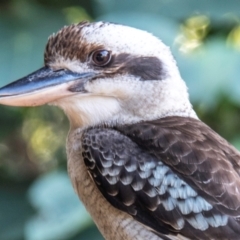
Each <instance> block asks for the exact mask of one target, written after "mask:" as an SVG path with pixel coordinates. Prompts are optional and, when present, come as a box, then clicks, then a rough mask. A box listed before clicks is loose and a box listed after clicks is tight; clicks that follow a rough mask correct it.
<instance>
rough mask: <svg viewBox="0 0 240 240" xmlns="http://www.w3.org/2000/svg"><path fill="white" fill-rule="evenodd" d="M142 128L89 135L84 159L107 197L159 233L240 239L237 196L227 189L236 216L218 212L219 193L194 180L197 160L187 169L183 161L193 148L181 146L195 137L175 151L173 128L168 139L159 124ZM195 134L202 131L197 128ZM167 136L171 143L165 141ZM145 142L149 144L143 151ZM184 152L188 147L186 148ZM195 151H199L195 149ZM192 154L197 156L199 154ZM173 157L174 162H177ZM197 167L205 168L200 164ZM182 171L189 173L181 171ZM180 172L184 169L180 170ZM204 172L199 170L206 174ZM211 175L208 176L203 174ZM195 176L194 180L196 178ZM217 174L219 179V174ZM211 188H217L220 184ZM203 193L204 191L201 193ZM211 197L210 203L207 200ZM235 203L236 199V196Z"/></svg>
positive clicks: (93, 131)
mask: <svg viewBox="0 0 240 240" xmlns="http://www.w3.org/2000/svg"><path fill="white" fill-rule="evenodd" d="M157 123H158V124H157ZM146 124H147V125H146ZM173 125H174V124H173ZM154 126H155V127H154ZM138 127H139V130H138V131H137V128H135V127H134V125H132V126H128V127H122V128H121V129H118V130H113V129H108V128H92V129H88V130H86V131H85V132H84V133H83V136H82V147H83V152H82V154H83V158H84V161H85V164H86V166H87V167H88V170H89V172H90V174H91V175H92V178H93V180H94V181H95V183H96V185H97V186H98V188H99V190H100V191H101V192H102V194H103V195H104V197H105V198H106V199H107V200H108V201H109V202H110V203H111V204H112V205H113V206H114V207H116V208H118V209H120V210H122V211H125V212H127V213H129V214H130V215H132V216H133V217H134V218H135V219H137V220H138V221H140V222H141V223H143V224H145V225H146V226H148V227H150V228H151V229H152V230H153V231H155V232H156V233H159V234H162V233H163V234H168V233H171V234H174V233H175V234H178V233H181V234H183V235H184V236H187V237H189V238H191V239H192V238H194V239H204V238H210V237H211V236H212V235H214V236H215V237H222V236H226V237H229V236H230V237H231V239H233V238H234V237H236V236H238V235H239V234H240V230H239V223H238V222H237V219H235V217H234V215H235V214H232V212H233V210H232V207H231V206H232V205H234V202H232V200H231V197H232V195H231V193H232V192H231V191H230V193H228V189H225V192H226V193H225V192H224V194H226V195H225V197H223V200H222V202H223V205H224V210H226V209H228V207H227V206H228V205H227V200H226V199H225V198H226V196H228V197H229V198H230V200H228V201H229V202H230V204H229V205H230V210H229V211H230V214H229V215H228V214H225V213H224V212H222V211H221V208H220V209H219V208H218V203H220V204H219V205H221V196H220V195H219V196H218V195H217V196H216V195H214V194H215V192H214V191H215V189H214V190H213V196H211V190H210V189H209V187H207V188H206V193H205V192H204V191H205V188H204V187H202V189H200V187H199V186H201V185H202V184H204V183H203V181H201V182H200V183H199V186H198V184H197V183H198V181H199V180H200V179H199V178H200V176H201V175H199V176H198V175H197V174H196V175H197V177H196V180H192V179H191V177H189V176H191V174H189V171H190V170H191V167H189V166H188V165H189V164H190V166H191V164H193V163H194V161H193V160H191V161H192V163H191V162H189V160H188V162H186V163H184V162H183V163H184V164H183V165H181V164H180V163H181V161H182V160H181V158H182V157H184V156H185V155H186V154H182V153H183V151H184V150H187V149H186V148H184V147H183V146H182V145H181V143H186V145H187V146H188V142H189V144H190V143H191V144H192V143H194V142H195V141H194V140H191V141H190V139H191V134H190V133H189V136H187V135H188V134H187V133H186V134H185V133H182V134H183V135H184V136H185V139H184V140H182V141H180V147H179V148H177V147H175V149H171V148H170V146H173V143H175V141H171V138H173V136H171V134H170V132H171V131H170V130H171V129H169V130H168V131H169V135H168V136H167V128H166V129H165V128H164V127H163V126H160V124H159V122H148V123H141V124H139V125H138ZM161 128H162V129H161ZM150 129H152V130H150ZM157 129H158V130H157ZM164 129H165V130H164ZM145 130H146V132H145ZM183 130H184V129H183ZM187 130H188V128H187ZM195 131H198V130H197V128H196V129H195ZM125 132H128V133H125ZM181 132H182V130H181V129H180V130H179V133H176V132H173V133H172V135H175V134H177V135H179V136H178V137H179V138H180V135H181ZM187 132H188V131H187ZM125 134H126V135H125ZM127 135H128V136H127ZM163 135H165V138H166V139H163V138H164V136H163ZM161 136H162V138H161ZM157 138H158V139H159V140H160V139H162V141H163V143H162V144H165V145H164V146H162V147H161V145H160V142H159V141H157ZM187 140H188V141H187ZM177 141H179V140H176V142H177ZM145 142H149V143H148V144H146V146H144V147H142V146H143V145H144V144H145ZM164 142H166V143H164ZM191 144H190V145H191ZM151 145H152V146H151ZM155 145H156V146H155ZM183 145H184V144H183ZM203 145H204V144H203ZM203 145H201V144H200V143H199V148H198V149H201V150H202V151H203V152H204V149H202V148H201V147H203ZM154 146H155V147H154ZM158 148H162V150H161V151H160V150H158V151H157V149H158ZM181 148H183V149H182V150H181ZM164 149H165V150H164ZM209 149H210V147H209ZM175 151H176V152H175ZM192 151H193V152H194V150H192ZM199 151H200V150H199ZM206 151H210V150H206ZM232 151H233V150H232ZM210 152H211V151H210ZM189 154H190V153H189ZM192 156H193V158H196V156H194V155H192ZM211 156H212V155H211ZM212 157H213V156H212ZM169 158H173V160H170V159H169ZM175 158H179V160H174V159H175ZM197 159H198V158H197ZM233 159H235V157H234V158H233ZM233 159H232V160H230V162H231V164H232V162H234V161H235V160H233ZM168 161H172V162H174V163H175V162H178V166H177V164H175V165H174V164H169V163H167V162H168ZM196 161H197V160H196ZM206 161H208V160H206ZM210 161H211V160H210ZM214 161H215V160H214ZM166 163H167V164H166ZM197 163H198V164H199V161H198V162H197ZM197 163H195V165H196V164H197ZM172 166H173V168H172ZM181 167H183V169H180V168H181ZM175 168H178V169H177V170H175ZM184 169H185V170H184ZM199 169H201V168H199ZM199 169H197V170H195V172H196V171H197V172H198V171H200V170H199ZM217 169H218V168H217ZM224 169H227V168H226V167H225V168H224ZM215 170H216V169H215ZM184 171H186V173H184ZM222 171H223V170H222ZM205 172H206V174H207V176H208V172H212V167H211V164H209V166H208V167H207V170H205ZM205 172H202V175H203V176H204V173H205ZM215 172H216V171H214V172H213V173H212V175H214V174H215ZM220 172H221V170H220ZM193 174H194V172H193ZM193 174H192V178H194V175H193ZM199 174H200V173H199ZM230 174H231V173H230ZM185 175H186V176H185ZM217 176H218V177H219V175H218V174H217ZM189 179H190V180H189ZM210 179H211V181H213V180H215V178H213V180H212V178H210ZM204 180H205V178H204ZM227 180H229V181H226V180H225V178H224V182H223V183H222V184H224V185H225V184H227V183H228V182H230V180H232V178H231V177H229V179H228V178H227ZM195 181H196V183H195ZM220 182H221V178H219V179H218V181H217V183H216V184H219V186H218V185H216V186H215V188H217V187H221V186H222V184H221V183H220ZM206 184H208V183H206ZM210 186H214V184H212V185H210ZM225 187H226V186H225ZM199 189H200V191H198V190H199ZM206 196H207V200H205V199H204V198H205V197H206ZM234 196H235V195H234ZM208 198H209V199H210V200H212V202H211V201H210V200H208ZM215 198H216V199H217V200H215ZM233 200H235V199H234V198H233ZM225 205H226V206H225ZM234 206H235V205H234ZM236 209H238V208H236ZM232 215H233V216H232ZM224 234H225V235H224Z"/></svg>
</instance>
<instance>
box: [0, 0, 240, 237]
mask: <svg viewBox="0 0 240 240" xmlns="http://www.w3.org/2000/svg"><path fill="white" fill-rule="evenodd" d="M82 20H90V21H96V20H105V21H111V22H118V23H123V24H127V25H130V26H134V27H138V28H141V29H145V30H148V31H150V32H152V33H153V34H154V35H156V36H158V37H160V38H161V39H162V40H163V41H164V42H165V43H166V44H167V45H169V46H170V47H171V49H172V51H173V54H174V56H175V57H176V59H177V62H178V65H179V68H180V71H181V74H182V76H183V78H184V79H185V81H186V82H187V85H188V87H189V92H190V98H191V101H192V103H193V105H194V108H195V110H196V111H197V113H198V115H199V117H200V118H201V119H202V120H203V121H204V122H206V123H207V124H209V125H210V126H211V127H212V128H213V129H214V130H215V131H217V132H218V133H219V134H220V135H222V136H223V137H225V138H226V139H227V140H228V141H230V142H231V143H232V144H234V145H235V146H236V147H237V148H239V149H240V1H238V0H235V1H234V0H231V1H226V0H212V1H209V0H201V1H193V0H181V1H177V0H148V1H146V0H131V1H129V0H122V1H117V0H85V1H84V0H62V1H59V0H5V1H3V0H1V1H0V85H1V86H2V85H4V84H6V83H8V82H11V81H13V80H15V79H17V78H20V77H22V76H24V75H26V74H28V73H30V72H32V71H34V70H36V69H38V68H40V67H41V66H42V65H43V51H44V47H45V44H46V42H47V38H48V36H49V35H50V34H51V33H53V32H56V31H58V30H59V29H60V28H61V27H62V26H64V25H68V24H71V23H75V22H79V21H82ZM123 37H124V36H123ZM67 131H68V121H67V119H66V117H65V116H64V115H63V113H62V111H61V110H59V109H57V108H55V107H49V106H43V107H36V108H15V107H5V106H0V239H1V240H22V239H27V240H61V239H63V240H70V239H71V240H80V239H83V240H85V239H91V240H94V239H96V240H97V239H102V237H101V236H100V234H99V233H98V231H97V229H96V227H94V225H93V223H92V221H91V219H90V217H89V215H88V214H87V213H86V211H85V210H84V207H83V206H82V205H81V203H80V202H79V200H78V198H77V196H76V195H75V194H74V192H73V190H72V187H71V184H70V182H69V179H68V176H67V174H66V154H65V139H66V135H67Z"/></svg>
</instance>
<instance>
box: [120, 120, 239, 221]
mask: <svg viewBox="0 0 240 240" xmlns="http://www.w3.org/2000/svg"><path fill="white" fill-rule="evenodd" d="M118 130H120V131H121V132H122V133H124V134H126V135H127V136H128V137H130V138H131V139H132V140H133V141H134V142H136V143H137V144H138V145H139V146H141V147H142V148H143V149H145V150H147V151H148V152H149V153H151V154H153V155H155V156H156V157H157V158H159V159H161V160H162V161H163V162H164V163H165V164H166V165H168V166H170V167H171V169H173V170H174V172H175V173H177V174H178V175H179V176H180V177H181V178H182V179H184V180H185V181H186V182H187V183H188V184H189V185H191V186H192V187H193V188H194V189H195V190H196V191H197V192H198V193H199V194H200V195H202V196H203V197H205V198H206V199H207V200H208V201H210V202H211V203H213V204H214V205H216V206H217V208H218V209H219V210H221V211H222V212H224V213H226V214H229V215H232V216H239V215H240V176H239V175H240V154H239V152H238V151H237V150H236V149H235V148H234V147H233V146H231V145H230V144H229V143H228V142H227V141H226V140H224V139H223V138H222V137H220V136H219V135H218V134H217V133H215V132H214V131H213V130H212V129H211V128H209V127H208V126H207V125H206V124H204V123H203V122H201V121H199V120H197V119H193V118H185V117H166V118H163V119H158V120H154V121H149V122H142V123H137V124H133V125H128V126H122V127H121V128H118Z"/></svg>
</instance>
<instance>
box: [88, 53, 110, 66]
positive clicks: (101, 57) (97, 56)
mask: <svg viewBox="0 0 240 240" xmlns="http://www.w3.org/2000/svg"><path fill="white" fill-rule="evenodd" d="M91 58H92V61H93V63H94V64H95V65H97V66H99V67H103V66H106V65H107V64H108V63H109V62H110V60H111V52H109V51H107V50H97V51H95V52H93V53H92V56H91Z"/></svg>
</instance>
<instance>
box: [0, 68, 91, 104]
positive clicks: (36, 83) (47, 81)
mask: <svg viewBox="0 0 240 240" xmlns="http://www.w3.org/2000/svg"><path fill="white" fill-rule="evenodd" d="M94 75H95V74H94V73H90V72H86V73H75V72H71V71H69V70H58V71H54V70H52V69H51V68H49V67H43V68H41V69H39V70H37V71H35V72H33V73H31V74H29V75H28V76H26V77H24V78H21V79H19V80H17V81H15V82H12V83H10V84H8V85H6V86H4V87H2V88H0V104H4V105H11V106H38V105H43V104H45V103H50V102H53V101H55V100H57V99H59V98H63V97H67V96H69V95H72V94H76V93H74V92H72V91H70V90H69V89H70V88H71V87H72V86H73V85H74V84H76V81H77V82H78V84H80V85H81V83H82V85H83V84H84V83H85V82H87V81H88V80H90V79H92V78H93V77H94Z"/></svg>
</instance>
